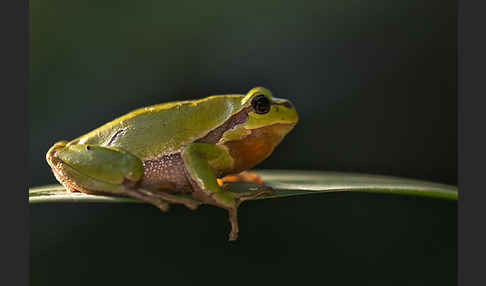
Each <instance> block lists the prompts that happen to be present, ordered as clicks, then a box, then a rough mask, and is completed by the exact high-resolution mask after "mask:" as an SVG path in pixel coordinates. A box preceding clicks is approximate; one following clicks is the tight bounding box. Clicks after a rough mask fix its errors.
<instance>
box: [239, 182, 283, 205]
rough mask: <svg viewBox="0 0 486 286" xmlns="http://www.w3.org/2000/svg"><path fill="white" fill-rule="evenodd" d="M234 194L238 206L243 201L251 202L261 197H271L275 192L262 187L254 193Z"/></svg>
mask: <svg viewBox="0 0 486 286" xmlns="http://www.w3.org/2000/svg"><path fill="white" fill-rule="evenodd" d="M234 194H235V200H236V203H237V205H239V204H241V203H242V202H244V201H248V200H253V199H256V198H258V197H261V196H263V195H273V194H275V190H274V189H272V188H270V187H267V186H262V187H260V188H258V190H256V191H248V192H240V193H234Z"/></svg>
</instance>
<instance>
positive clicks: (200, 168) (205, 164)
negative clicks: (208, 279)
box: [181, 143, 273, 241]
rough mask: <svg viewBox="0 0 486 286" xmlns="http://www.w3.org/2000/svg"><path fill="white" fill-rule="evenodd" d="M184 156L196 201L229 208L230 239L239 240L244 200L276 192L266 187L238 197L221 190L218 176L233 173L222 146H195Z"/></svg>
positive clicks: (231, 163)
mask: <svg viewBox="0 0 486 286" xmlns="http://www.w3.org/2000/svg"><path fill="white" fill-rule="evenodd" d="M181 155H182V159H183V160H184V164H185V168H186V172H187V175H188V178H189V181H190V182H191V185H192V187H193V189H194V192H193V196H194V198H195V199H197V200H200V201H203V202H205V203H208V204H211V205H215V206H219V207H222V208H224V209H226V210H227V211H228V214H229V220H230V223H231V232H230V235H229V240H230V241H232V240H236V239H237V237H238V218H237V209H238V206H239V205H240V204H241V203H242V202H243V201H246V200H249V199H253V198H255V197H258V196H260V195H263V194H271V193H273V190H272V189H270V188H266V187H264V188H260V189H258V190H256V191H251V192H245V193H244V194H235V193H232V192H229V191H227V190H225V189H223V188H221V187H220V186H219V184H218V181H217V177H218V176H219V175H220V174H221V173H222V172H223V171H224V170H231V169H232V167H233V159H232V158H231V156H230V154H229V153H228V151H227V149H226V148H225V147H223V146H220V145H213V144H206V143H192V144H189V145H188V146H186V147H185V148H184V150H183V151H182V153H181Z"/></svg>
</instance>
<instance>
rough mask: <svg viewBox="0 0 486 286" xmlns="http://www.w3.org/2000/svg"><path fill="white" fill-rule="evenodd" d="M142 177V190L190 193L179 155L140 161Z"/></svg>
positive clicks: (182, 162)
mask: <svg viewBox="0 0 486 286" xmlns="http://www.w3.org/2000/svg"><path fill="white" fill-rule="evenodd" d="M142 164H143V169H144V175H143V177H142V180H141V181H140V186H141V187H142V188H144V187H145V188H148V189H152V190H161V191H164V192H166V193H190V192H191V184H190V182H189V181H188V179H187V177H186V171H185V167H184V161H183V160H182V157H181V155H180V153H174V154H168V155H163V156H161V157H160V158H157V159H154V160H145V161H142Z"/></svg>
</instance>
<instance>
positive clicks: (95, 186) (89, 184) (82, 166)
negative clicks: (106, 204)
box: [46, 141, 169, 211]
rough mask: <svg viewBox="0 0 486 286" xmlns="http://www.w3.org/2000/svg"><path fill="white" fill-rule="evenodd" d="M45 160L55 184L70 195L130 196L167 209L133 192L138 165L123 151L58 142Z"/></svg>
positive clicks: (160, 201) (156, 199) (160, 200)
mask: <svg viewBox="0 0 486 286" xmlns="http://www.w3.org/2000/svg"><path fill="white" fill-rule="evenodd" d="M91 153H96V154H95V155H96V156H92V155H91ZM92 158H96V159H92ZM46 159H47V162H48V163H49V165H50V166H51V168H52V170H53V172H54V175H55V176H56V178H57V179H58V181H59V182H60V183H61V184H62V185H64V187H65V188H66V189H67V190H68V191H70V192H72V191H79V192H82V193H86V194H90V195H111V196H125V197H132V198H135V199H139V200H142V201H144V202H147V203H150V204H152V205H155V206H156V207H158V208H159V209H161V210H162V211H167V210H168V209H169V203H168V202H167V201H165V200H164V199H163V198H161V197H159V196H151V195H149V194H146V193H143V192H141V191H140V190H138V189H137V184H138V181H139V179H140V178H141V176H142V174H143V169H142V165H141V162H139V160H138V158H136V157H135V156H133V155H131V154H129V153H128V152H126V151H123V150H117V149H115V148H105V147H102V146H91V145H82V144H78V145H72V146H69V145H67V142H65V141H61V142H58V143H56V144H55V145H54V146H53V147H51V149H50V150H49V151H48V152H47V154H46ZM80 170H82V171H80Z"/></svg>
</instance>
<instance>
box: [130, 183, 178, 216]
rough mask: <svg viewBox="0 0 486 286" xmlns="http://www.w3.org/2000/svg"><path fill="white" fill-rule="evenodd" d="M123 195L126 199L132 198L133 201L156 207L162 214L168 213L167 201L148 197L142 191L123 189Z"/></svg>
mask: <svg viewBox="0 0 486 286" xmlns="http://www.w3.org/2000/svg"><path fill="white" fill-rule="evenodd" d="M123 193H124V194H125V195H126V196H128V197H132V198H134V199H138V200H141V201H144V202H147V203H149V204H152V205H154V206H156V207H158V208H159V209H160V210H161V211H163V212H167V211H169V208H170V205H169V203H168V202H167V201H165V200H163V199H161V198H160V197H158V196H152V195H149V194H147V193H146V192H144V190H142V189H131V188H125V189H124V190H123Z"/></svg>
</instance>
